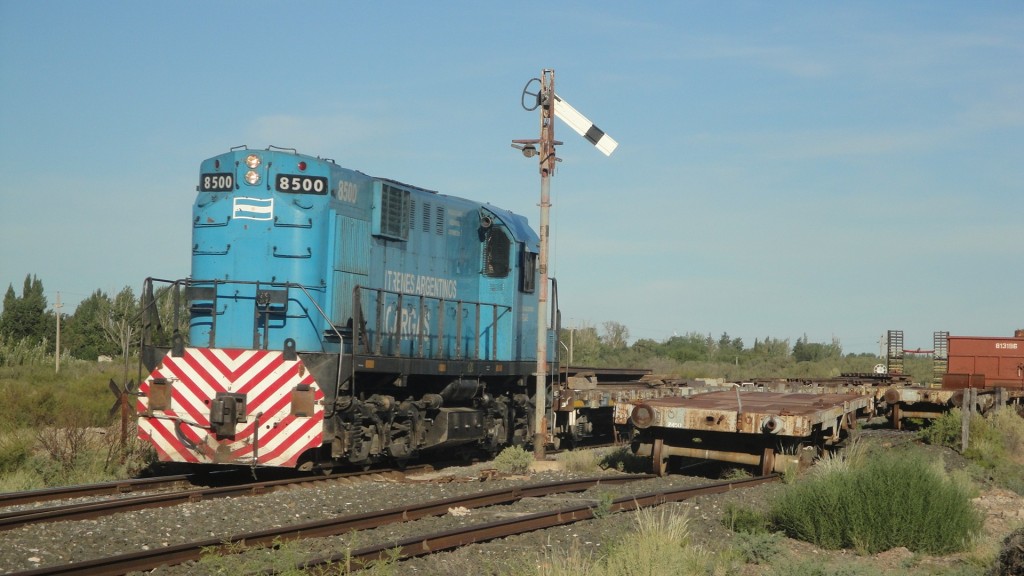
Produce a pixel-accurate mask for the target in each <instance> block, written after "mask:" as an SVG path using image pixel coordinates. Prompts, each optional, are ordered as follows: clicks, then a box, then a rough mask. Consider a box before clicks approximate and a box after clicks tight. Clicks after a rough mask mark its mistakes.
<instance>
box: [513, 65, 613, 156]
mask: <svg viewBox="0 0 1024 576" xmlns="http://www.w3.org/2000/svg"><path fill="white" fill-rule="evenodd" d="M534 82H537V83H539V84H541V89H540V90H538V91H536V92H531V91H530V87H531V85H532V84H533V83H534ZM552 83H553V82H552ZM545 88H550V84H549V85H548V86H545V83H544V82H543V81H542V80H541V79H540V78H532V79H531V80H530V81H529V82H527V83H526V87H524V88H523V95H522V105H523V108H525V109H526V110H527V111H533V110H536V109H537V107H538V106H540V105H541V104H546V100H547V94H546V90H545ZM527 96H531V97H533V98H532V99H533V102H531V105H527V98H526V97H527ZM554 97H555V106H554V109H555V116H557V117H558V118H561V119H562V121H563V122H565V123H566V124H568V125H569V127H570V128H572V129H573V131H575V132H576V133H577V134H579V135H580V136H583V137H584V138H586V139H587V141H589V142H590V143H591V144H593V145H594V147H596V148H597V149H598V150H600V151H601V152H602V153H603V154H604V155H605V156H611V155H612V152H614V151H615V149H616V148H617V147H618V146H619V143H618V142H616V141H615V139H614V138H612V137H611V136H609V135H608V134H606V133H605V132H604V130H601V129H600V128H598V127H597V124H594V123H593V122H591V121H590V119H589V118H587V117H586V116H584V115H583V114H580V112H579V110H577V109H575V108H573V107H572V105H571V104H569V103H568V102H566V101H565V99H563V98H562V97H561V96H559V95H558V94H554Z"/></svg>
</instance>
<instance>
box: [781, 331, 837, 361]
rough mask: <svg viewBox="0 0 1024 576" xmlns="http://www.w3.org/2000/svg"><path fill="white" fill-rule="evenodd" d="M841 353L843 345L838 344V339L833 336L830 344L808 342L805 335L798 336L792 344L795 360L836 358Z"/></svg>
mask: <svg viewBox="0 0 1024 576" xmlns="http://www.w3.org/2000/svg"><path fill="white" fill-rule="evenodd" d="M842 355H843V347H842V346H840V345H839V339H838V338H833V339H832V343H831V344H822V343H820V342H808V341H807V335H806V334H804V335H803V337H802V338H798V339H797V341H796V344H794V345H793V358H794V359H795V360H796V361H797V362H817V361H820V360H826V359H836V358H840V357H842Z"/></svg>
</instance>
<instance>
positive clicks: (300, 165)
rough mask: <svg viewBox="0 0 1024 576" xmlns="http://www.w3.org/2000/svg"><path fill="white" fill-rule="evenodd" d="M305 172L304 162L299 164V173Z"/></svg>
mask: <svg viewBox="0 0 1024 576" xmlns="http://www.w3.org/2000/svg"><path fill="white" fill-rule="evenodd" d="M305 171H306V162H305V161H301V162H299V172H305Z"/></svg>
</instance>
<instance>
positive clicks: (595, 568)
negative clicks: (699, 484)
mask: <svg viewBox="0 0 1024 576" xmlns="http://www.w3.org/2000/svg"><path fill="white" fill-rule="evenodd" d="M634 520H635V527H636V530H635V531H634V532H629V533H627V534H625V535H623V536H622V537H621V538H620V539H619V540H618V541H617V542H616V543H615V544H614V545H613V546H612V547H611V548H610V549H609V550H608V553H607V555H605V556H603V557H599V558H595V557H593V556H592V555H590V554H586V553H584V552H581V551H580V550H579V548H578V547H575V546H574V547H571V548H570V549H569V550H564V551H555V552H553V553H552V557H549V558H547V559H545V560H544V561H542V562H541V563H540V566H539V567H538V570H537V572H536V573H537V574H538V575H539V576H562V575H565V576H569V575H577V574H587V575H589V576H634V575H636V576H640V575H650V574H677V575H680V576H689V575H693V576H697V575H700V576H703V575H705V574H718V573H724V572H725V571H726V570H725V567H724V566H723V563H725V562H729V561H730V558H727V557H724V556H718V557H716V555H713V554H711V553H710V552H708V551H707V550H705V549H703V548H700V547H697V546H693V545H690V544H689V517H688V516H687V515H686V514H677V513H675V512H674V510H673V508H672V507H670V506H660V507H658V508H653V509H650V508H647V509H640V510H637V512H636V515H635V517H634Z"/></svg>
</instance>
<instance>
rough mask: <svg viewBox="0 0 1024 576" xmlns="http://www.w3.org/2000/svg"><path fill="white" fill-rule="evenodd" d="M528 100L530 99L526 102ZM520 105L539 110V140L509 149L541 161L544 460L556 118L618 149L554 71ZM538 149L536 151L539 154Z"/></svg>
mask: <svg viewBox="0 0 1024 576" xmlns="http://www.w3.org/2000/svg"><path fill="white" fill-rule="evenodd" d="M534 82H537V83H539V89H538V90H537V92H530V87H531V86H532V85H533V83H534ZM527 96H530V97H531V99H527ZM521 104H522V106H523V108H525V109H526V110H527V111H533V110H536V109H537V108H540V138H539V139H536V140H532V139H531V140H513V141H512V147H513V148H516V149H518V150H521V151H522V152H523V156H526V157H527V158H532V157H534V156H538V155H539V158H538V160H539V161H540V230H539V232H540V246H539V248H538V250H539V252H540V254H539V255H538V258H537V261H538V264H537V272H538V274H539V279H538V280H537V284H538V286H539V292H538V301H537V376H536V379H537V385H536V392H535V395H534V423H535V426H534V436H533V455H534V458H535V459H537V460H543V459H544V449H545V446H546V444H547V427H548V422H547V362H548V325H547V319H548V233H549V213H550V210H551V177H552V176H553V175H554V174H555V163H556V162H560V161H561V160H560V159H559V158H558V157H557V155H556V152H555V147H556V146H559V145H561V144H562V143H561V142H559V141H557V140H555V116H558V117H559V118H561V119H562V121H563V122H565V123H566V124H568V125H569V127H570V128H572V129H573V130H574V131H575V132H576V133H577V134H579V135H580V136H583V137H584V138H586V139H587V140H588V141H590V143H591V144H593V145H594V146H596V147H597V149H598V150H600V151H601V152H602V153H604V154H605V155H606V156H609V155H611V153H612V152H613V151H614V150H615V148H616V147H617V146H618V143H617V142H615V140H613V139H612V138H611V137H610V136H608V135H606V134H605V133H604V132H603V131H602V130H601V129H599V128H598V127H597V126H596V125H594V123H593V122H591V121H590V120H588V119H587V118H586V117H585V116H583V115H582V114H580V113H579V112H577V111H576V109H575V108H573V107H572V106H570V105H569V103H568V102H566V101H565V100H562V99H561V98H559V97H558V94H556V93H555V71H554V70H551V69H547V68H545V69H544V70H542V71H541V77H540V78H533V79H531V80H530V81H529V82H527V83H526V86H525V87H524V88H523V93H522V97H521ZM538 148H539V151H538Z"/></svg>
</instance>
